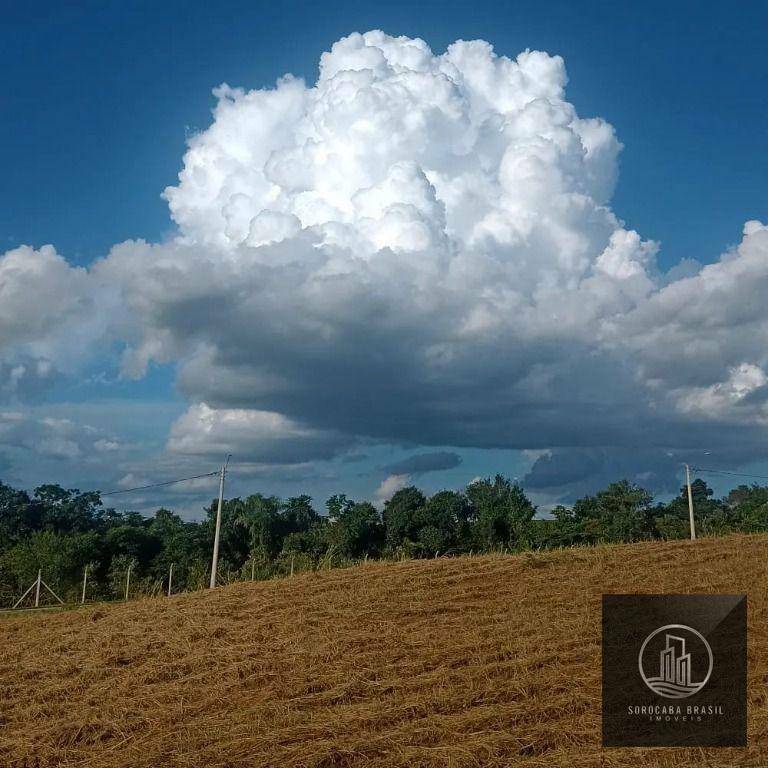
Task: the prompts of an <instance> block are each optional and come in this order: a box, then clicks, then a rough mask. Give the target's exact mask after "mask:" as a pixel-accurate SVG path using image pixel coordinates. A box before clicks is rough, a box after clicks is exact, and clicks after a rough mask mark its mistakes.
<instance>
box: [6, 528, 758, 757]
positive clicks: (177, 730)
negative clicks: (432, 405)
mask: <svg viewBox="0 0 768 768" xmlns="http://www.w3.org/2000/svg"><path fill="white" fill-rule="evenodd" d="M603 592H728V593H736V592H746V593H748V595H749V629H750V636H749V698H750V723H749V738H750V746H749V747H748V748H747V749H742V750H723V749H720V750H717V749H712V750H691V749H663V750H662V749H655V750H651V749H645V750H638V749H632V750H617V749H610V750H602V749H601V747H600V596H601V594H602V593H603ZM766 595H768V536H732V537H728V538H724V539H702V540H699V541H698V542H696V543H695V544H691V543H690V542H672V543H650V544H633V545H628V546H613V547H598V548H589V549H574V550H569V551H563V552H553V553H542V554H527V555H520V556H501V555H499V556H483V557H474V558H456V559H449V558H446V559H438V560H430V561H415V562H403V563H394V564H393V563H389V564H376V563H371V564H368V565H364V566H361V567H358V568H351V569H347V570H336V571H328V572H323V573H310V574H302V575H297V576H295V577H294V578H292V579H284V580H281V581H272V582H263V583H254V584H250V583H243V584H235V585H233V586H229V587H225V588H221V589H218V590H216V591H215V592H204V593H197V594H186V595H179V596H177V597H173V598H171V599H162V598H154V599H147V600H140V601H136V602H131V603H128V604H124V605H112V606H106V605H100V606H93V607H89V608H85V609H82V610H75V611H69V612H65V613H56V614H53V613H48V614H46V615H34V616H29V615H27V616H24V617H14V618H11V619H4V620H0V765H1V766H2V767H3V768H6V767H11V766H16V767H19V768H21V766H24V768H32V767H34V768H42V767H43V766H93V767H94V768H96V767H98V768H113V767H114V766H125V768H129V767H130V768H150V767H151V768H161V767H162V768H165V767H166V766H173V767H174V768H177V767H181V766H184V767H187V766H209V767H210V768H245V767H246V766H248V768H253V767H254V766H280V767H281V768H294V767H298V766H307V767H308V768H309V767H310V766H311V767H314V768H321V767H323V768H328V767H330V766H413V767H418V766H425V767H426V766H445V767H446V768H448V767H456V768H459V766H517V765H521V766H531V767H533V766H610V767H614V766H723V767H725V766H768V705H767V704H766V692H767V690H768V688H767V687H766V686H767V685H768V614H767V613H766V607H767V602H766Z"/></svg>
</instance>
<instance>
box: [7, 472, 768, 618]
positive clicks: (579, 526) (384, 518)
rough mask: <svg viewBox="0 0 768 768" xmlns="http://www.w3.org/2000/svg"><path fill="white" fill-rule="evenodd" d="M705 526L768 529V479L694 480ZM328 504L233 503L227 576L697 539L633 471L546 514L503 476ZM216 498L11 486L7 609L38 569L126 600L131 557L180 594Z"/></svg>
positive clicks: (204, 555)
mask: <svg viewBox="0 0 768 768" xmlns="http://www.w3.org/2000/svg"><path fill="white" fill-rule="evenodd" d="M692 490H693V498H694V507H695V512H696V521H697V528H698V532H699V534H700V535H716V534H721V533H728V532H733V531H745V532H758V531H768V487H762V486H757V485H753V486H745V485H742V486H739V487H738V488H736V489H735V490H733V491H731V492H730V493H729V494H728V495H727V496H726V497H725V498H722V499H715V498H713V493H712V490H711V489H710V488H709V487H708V486H707V484H706V483H705V482H704V481H703V480H696V481H695V482H694V483H693V484H692ZM325 506H326V510H325V514H320V513H319V512H318V511H317V510H316V509H315V508H314V507H313V506H312V500H311V499H310V498H309V497H308V496H296V497H293V498H289V499H285V500H284V499H279V498H277V497H275V496H263V495H261V494H259V493H256V494H253V495H251V496H248V497H247V498H242V499H241V498H235V499H229V500H227V501H226V502H225V504H224V509H223V515H222V535H221V553H220V560H219V563H220V566H219V567H220V574H221V577H222V579H223V580H225V581H226V580H235V579H242V578H251V577H254V578H269V577H271V576H274V575H278V574H286V573H289V572H291V571H293V570H307V569H312V568H318V567H331V566H333V565H339V564H345V563H349V562H354V561H356V560H361V559H364V558H369V557H389V558H399V557H433V556H436V555H446V554H461V553H468V552H471V551H474V552H481V551H482V552H486V551H494V550H507V551H520V550H525V549H545V548H551V547H562V546H571V545H576V544H595V543H601V542H606V543H607V542H629V541H638V540H644V539H661V538H664V539H670V538H685V537H687V536H688V501H687V495H686V489H685V488H683V489H681V492H680V495H679V496H677V497H676V498H674V499H672V501H670V502H668V503H654V500H653V497H652V496H651V494H650V493H648V491H646V490H644V489H643V488H640V487H639V486H637V485H633V484H631V483H629V482H627V481H621V482H618V483H613V484H611V485H610V486H608V487H607V488H606V489H604V490H602V491H600V492H599V493H597V494H595V495H594V496H587V497H585V498H583V499H579V500H578V501H577V502H576V503H575V504H574V505H573V506H572V507H564V506H558V507H556V508H555V509H554V510H553V513H552V515H551V516H549V517H537V516H536V508H535V507H534V505H533V504H532V503H531V502H530V500H529V499H528V498H527V497H526V495H525V493H524V491H523V489H522V488H521V487H520V486H519V485H517V484H516V483H513V482H511V481H510V480H508V479H507V478H505V477H502V476H501V475H497V476H496V477H495V478H488V479H485V480H479V481H475V482H473V483H472V484H470V485H469V486H467V488H466V489H465V490H464V491H447V490H446V491H439V492H438V493H435V494H434V495H433V496H430V497H427V496H426V495H425V494H424V493H422V492H421V491H420V490H419V489H418V488H415V487H408V488H403V489H402V490H399V491H397V493H395V494H394V496H392V498H391V499H390V500H389V501H387V502H386V503H385V504H384V508H383V511H382V512H379V510H378V509H376V507H374V506H373V505H372V504H370V503H368V502H356V501H353V500H351V499H348V498H347V497H346V496H344V495H343V494H341V495H336V496H332V497H331V498H330V499H328V501H327V502H326V505H325ZM215 511H216V504H215V502H212V503H211V504H210V505H209V506H208V507H207V508H206V509H205V513H206V516H205V518H204V519H203V520H202V521H199V522H186V521H184V520H182V519H181V518H180V517H179V516H178V515H176V514H174V513H173V512H171V511H169V510H167V509H159V510H157V511H156V512H155V514H154V516H152V517H144V516H143V515H140V514H138V513H136V512H117V511H115V510H114V509H108V508H105V507H104V506H103V505H102V502H101V499H100V498H99V494H98V493H95V492H86V493H81V492H80V491H78V490H65V489H63V488H61V487H60V486H57V485H44V486H40V487H39V488H36V489H35V490H34V492H33V493H32V494H29V493H27V492H26V491H19V490H15V489H14V488H11V487H9V486H7V485H4V484H2V483H0V605H9V604H11V603H13V602H14V600H15V599H16V598H17V597H18V596H20V595H21V593H22V592H23V591H24V590H25V589H26V588H27V587H28V586H29V585H30V584H31V583H32V581H34V579H35V578H36V576H37V572H38V569H41V570H42V573H43V578H44V579H45V581H46V582H47V583H48V584H50V585H51V586H52V587H53V588H54V589H55V590H56V591H57V592H58V593H59V594H60V595H61V596H62V597H63V598H64V599H65V600H68V601H75V600H77V599H78V598H79V595H80V589H81V584H82V576H83V571H84V569H85V568H86V567H87V568H88V572H89V580H88V599H111V598H119V597H122V596H123V594H124V592H123V590H124V585H125V576H126V573H127V570H128V568H129V566H130V567H131V573H132V580H131V584H132V592H133V593H134V594H136V593H144V594H152V593H158V592H160V591H162V590H163V589H164V588H165V585H166V584H167V581H166V579H167V576H168V570H169V567H170V565H171V563H173V566H174V577H173V587H174V591H179V590H185V589H197V588H200V587H203V586H205V585H206V584H207V581H208V573H209V570H208V569H209V568H210V554H211V548H212V544H213V531H214V521H215Z"/></svg>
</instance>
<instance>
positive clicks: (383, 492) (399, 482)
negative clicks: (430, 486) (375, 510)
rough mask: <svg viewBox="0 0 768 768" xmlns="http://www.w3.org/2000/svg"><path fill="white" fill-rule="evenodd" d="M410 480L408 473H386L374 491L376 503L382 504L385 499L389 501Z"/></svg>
mask: <svg viewBox="0 0 768 768" xmlns="http://www.w3.org/2000/svg"><path fill="white" fill-rule="evenodd" d="M410 482H411V476H410V475H388V476H387V477H385V478H384V479H383V480H382V481H381V484H380V485H379V487H378V488H377V489H376V492H375V493H374V498H375V500H376V503H377V504H378V505H379V506H383V504H384V502H385V501H389V499H391V498H392V496H394V494H395V493H397V492H398V491H400V490H402V489H403V488H405V487H406V486H407V485H408V484H409V483H410Z"/></svg>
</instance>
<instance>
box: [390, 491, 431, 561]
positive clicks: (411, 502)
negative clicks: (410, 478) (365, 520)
mask: <svg viewBox="0 0 768 768" xmlns="http://www.w3.org/2000/svg"><path fill="white" fill-rule="evenodd" d="M426 502H427V500H426V497H425V496H424V494H423V493H422V492H421V491H420V490H419V489H418V488H416V487H415V486H413V485H410V486H408V487H407V488H401V489H400V490H399V491H395V493H394V494H393V495H392V498H391V499H389V500H388V501H386V502H384V513H383V518H384V528H385V533H386V542H387V546H388V547H389V548H390V549H393V550H394V549H397V548H398V547H400V546H402V545H403V544H404V543H405V542H414V541H416V539H417V538H418V530H419V522H418V519H417V516H418V514H419V512H420V511H421V510H423V508H424V505H425V504H426Z"/></svg>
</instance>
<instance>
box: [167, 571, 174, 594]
mask: <svg viewBox="0 0 768 768" xmlns="http://www.w3.org/2000/svg"><path fill="white" fill-rule="evenodd" d="M172 586H173V563H171V567H170V569H169V571H168V597H170V596H171V587H172Z"/></svg>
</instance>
